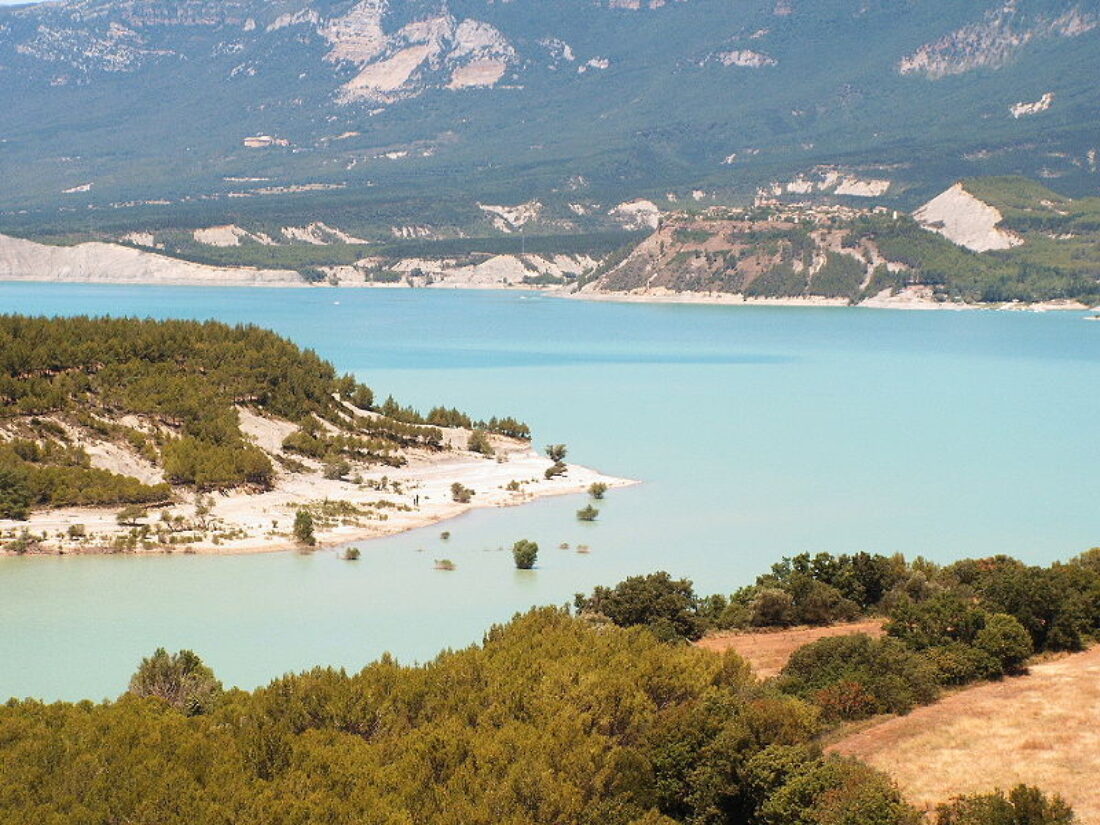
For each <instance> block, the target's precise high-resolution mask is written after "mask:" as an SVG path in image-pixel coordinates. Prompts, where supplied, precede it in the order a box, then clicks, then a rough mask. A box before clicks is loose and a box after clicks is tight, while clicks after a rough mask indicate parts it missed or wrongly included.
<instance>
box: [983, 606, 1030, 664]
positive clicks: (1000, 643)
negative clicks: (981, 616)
mask: <svg viewBox="0 0 1100 825" xmlns="http://www.w3.org/2000/svg"><path fill="white" fill-rule="evenodd" d="M974 647H975V648H977V649H978V650H980V651H982V652H983V653H985V654H986V655H988V656H989V657H990V658H991V659H993V660H994V661H996V662H997V664H998V666H999V668H1000V669H1001V671H1003V672H1004V673H1016V672H1018V671H1019V670H1020V668H1021V667H1022V666H1023V664H1024V662H1025V661H1027V658H1028V657H1029V656H1030V655H1031V654H1032V646H1031V636H1030V635H1028V632H1027V631H1026V630H1025V629H1024V626H1023V625H1022V624H1020V623H1019V622H1018V621H1017V620H1016V619H1015V618H1014V617H1012V616H1009V615H1007V614H1005V613H994V614H993V615H992V616H990V617H989V618H988V619H986V621H985V627H983V628H982V629H981V630H979V631H978V636H977V638H976V639H975V640H974Z"/></svg>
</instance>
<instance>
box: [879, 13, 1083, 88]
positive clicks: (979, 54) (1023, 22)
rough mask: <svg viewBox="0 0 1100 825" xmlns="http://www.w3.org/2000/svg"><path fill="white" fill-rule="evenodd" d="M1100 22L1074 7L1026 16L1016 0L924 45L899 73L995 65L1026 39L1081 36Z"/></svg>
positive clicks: (937, 73)
mask: <svg viewBox="0 0 1100 825" xmlns="http://www.w3.org/2000/svg"><path fill="white" fill-rule="evenodd" d="M1098 26H1100V16H1097V15H1096V14H1095V13H1092V12H1085V11H1082V10H1081V8H1080V7H1079V6H1077V5H1073V6H1071V7H1069V8H1067V9H1066V10H1065V11H1064V12H1063V13H1062V14H1060V15H1058V16H1057V17H1051V16H1049V15H1041V14H1040V15H1029V14H1026V13H1024V12H1022V11H1021V10H1020V9H1019V8H1018V6H1017V3H1016V2H1015V0H1009V2H1007V3H1005V4H1004V5H1002V6H999V7H997V8H995V9H992V10H990V11H988V12H986V14H985V16H984V17H983V18H982V19H981V20H980V21H978V22H976V23H972V24H970V25H969V26H964V27H963V28H961V29H958V30H957V31H954V32H951V33H950V34H947V35H944V36H943V37H941V38H940V39H939V40H935V41H933V42H931V43H926V44H925V45H923V46H921V47H920V48H919V49H917V50H916V51H915V52H913V53H912V54H910V55H907V56H906V57H904V58H902V60H901V61H900V62H899V63H898V71H899V72H901V73H902V74H921V75H924V76H925V77H927V78H929V79H930V80H939V79H940V78H943V77H948V76H950V75H958V74H964V73H966V72H969V71H973V70H974V69H999V68H1001V67H1002V66H1004V65H1006V64H1007V63H1009V62H1010V61H1011V60H1013V59H1014V58H1015V57H1016V55H1017V54H1018V53H1019V52H1020V50H1021V49H1023V48H1024V47H1025V46H1027V45H1028V44H1029V43H1031V42H1033V41H1038V40H1045V39H1050V38H1057V37H1079V36H1080V35H1082V34H1085V33H1087V32H1090V31H1092V30H1093V29H1095V28H1097V27H1098Z"/></svg>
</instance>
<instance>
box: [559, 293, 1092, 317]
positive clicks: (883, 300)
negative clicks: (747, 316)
mask: <svg viewBox="0 0 1100 825" xmlns="http://www.w3.org/2000/svg"><path fill="white" fill-rule="evenodd" d="M552 294H557V295H562V296H563V297H568V298H573V299H576V300H581V301H612V302H619V303H630V304H696V305H715V306H750V307H753V306H754V307H847V306H857V307H865V308H867V309H906V310H948V311H959V310H975V309H985V310H1020V311H1025V310H1026V311H1031V312H1047V311H1050V310H1071V311H1077V312H1087V311H1088V310H1089V307H1088V306H1087V305H1085V304H1082V303H1079V302H1077V301H1044V302H1041V303H1032V304H1027V303H1018V302H1013V303H1003V304H967V303H960V302H955V301H937V300H935V299H934V298H933V297H932V292H931V290H929V289H925V288H922V287H913V288H910V289H905V290H902V291H901V292H898V293H897V294H894V295H891V294H889V292H884V293H880V294H879V295H875V296H873V297H871V298H867V299H866V300H864V301H860V302H859V303H858V304H854V305H853V304H851V303H850V302H849V301H848V300H847V299H845V298H825V297H822V296H817V295H810V296H805V297H797V298H748V297H746V296H744V295H735V294H730V293H728V292H674V291H672V290H667V289H663V288H655V289H651V290H646V291H644V292H595V291H592V290H581V291H580V292H573V293H568V294H567V293H564V292H555V293H552Z"/></svg>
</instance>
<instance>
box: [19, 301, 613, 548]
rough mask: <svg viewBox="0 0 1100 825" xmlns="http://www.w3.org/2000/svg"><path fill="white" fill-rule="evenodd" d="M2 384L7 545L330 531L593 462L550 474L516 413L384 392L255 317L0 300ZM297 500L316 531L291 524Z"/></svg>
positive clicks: (492, 499)
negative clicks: (21, 307) (186, 317)
mask: <svg viewBox="0 0 1100 825" xmlns="http://www.w3.org/2000/svg"><path fill="white" fill-rule="evenodd" d="M0 402H2V414H0V530H2V535H3V540H4V545H3V546H4V547H6V548H7V549H8V550H10V551H14V552H32V551H51V552H68V551H75V552H84V551H88V550H99V551H104V550H115V551H132V550H162V549H171V548H173V547H178V548H179V549H186V550H196V549H206V550H209V549H213V548H216V547H222V548H224V549H239V550H248V549H269V548H276V547H285V546H293V545H294V543H295V542H298V543H303V540H307V541H306V542H305V543H313V540H315V539H316V538H318V537H319V538H320V539H322V540H327V541H336V540H339V539H340V538H345V539H346V538H355V537H358V536H371V535H382V534H386V533H391V532H395V531H397V530H401V529H408V528H409V527H413V526H419V525H421V524H427V523H431V522H432V521H437V520H439V519H440V518H445V517H448V516H452V515H456V514H457V513H459V512H462V511H463V510H465V509H468V507H469V506H477V505H490V504H498V505H499V504H506V503H518V502H521V501H525V500H528V499H529V498H531V497H532V496H535V495H540V494H546V493H553V492H563V491H570V490H573V489H584V486H587V485H588V484H590V483H592V482H593V481H594V480H598V478H597V477H596V474H593V473H591V471H587V470H585V469H584V468H582V467H575V466H571V467H570V468H569V471H568V475H566V474H565V473H564V472H563V473H560V474H559V476H560V477H555V478H548V477H544V475H543V470H544V469H545V468H547V467H549V466H551V464H552V462H550V461H549V460H548V459H545V458H541V457H539V456H537V455H536V454H535V453H534V451H533V450H532V449H531V447H530V444H529V439H530V432H529V430H528V428H527V426H526V425H525V424H523V423H521V422H518V421H516V420H515V419H513V418H510V417H504V418H497V417H494V418H491V419H489V420H488V421H475V420H472V419H471V418H470V417H469V416H468V415H466V414H465V413H462V412H460V411H458V410H454V409H448V408H445V407H442V406H440V407H436V408H435V409H433V410H431V411H430V412H429V413H428V414H427V415H421V414H420V413H418V412H416V411H415V410H412V409H410V408H407V407H402V406H400V405H399V404H397V403H396V402H395V401H394V400H393V399H392V398H387V399H385V400H384V401H383V402H381V403H379V402H377V401H376V399H375V398H374V394H373V393H372V391H371V390H370V389H369V388H368V387H367V386H366V385H364V384H362V383H360V382H359V381H357V380H356V379H355V378H354V377H352V376H350V375H344V376H338V375H337V374H336V372H335V370H334V369H333V367H332V365H331V364H328V363H326V362H325V361H323V360H321V359H320V358H319V357H318V356H317V354H316V353H314V352H312V351H311V350H301V349H299V348H298V347H297V346H295V345H294V344H292V343H291V342H289V341H287V340H286V339H284V338H281V337H279V336H278V335H276V334H274V333H272V332H269V331H266V330H263V329H260V328H257V327H254V326H235V327H231V326H227V325H225V324H221V323H216V322H205V323H199V322H195V321H141V320H136V319H108V318H86V317H77V318H56V319H45V318H28V317H23V316H14V315H7V316H0ZM563 471H564V467H563ZM590 476H592V477H591V478H590ZM453 483H461V484H462V485H464V489H468V490H469V491H470V492H469V493H468V495H466V496H465V497H464V499H465V500H463V501H459V499H458V497H456V496H452V495H451V494H450V492H449V489H450V485H452V484H453ZM475 495H476V496H477V499H476V500H474V501H471V498H472V497H473V496H475ZM421 498H423V499H424V500H423V502H422V501H421ZM124 505H125V506H124ZM120 506H123V509H122V510H121V511H119V512H118V513H117V515H116V510H118V508H119V507H120ZM302 512H305V513H307V514H308V515H309V516H310V521H311V523H312V524H313V525H314V526H315V528H316V531H317V534H318V535H317V537H315V536H314V535H313V534H312V531H310V532H309V533H308V535H299V534H298V533H294V534H292V523H293V522H294V521H295V519H296V517H297V516H298V515H299V514H300V513H302Z"/></svg>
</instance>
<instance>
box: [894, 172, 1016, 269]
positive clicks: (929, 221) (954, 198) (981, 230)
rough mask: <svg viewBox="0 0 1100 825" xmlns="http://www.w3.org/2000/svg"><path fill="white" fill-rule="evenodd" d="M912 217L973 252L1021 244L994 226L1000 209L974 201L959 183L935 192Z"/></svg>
mask: <svg viewBox="0 0 1100 825" xmlns="http://www.w3.org/2000/svg"><path fill="white" fill-rule="evenodd" d="M913 217H914V218H915V219H916V220H917V222H918V223H919V224H920V225H921V226H923V227H924V228H925V229H930V230H932V231H933V232H938V233H939V234H941V235H943V236H944V237H945V238H947V239H948V240H949V241H951V242H952V243H956V244H958V245H959V246H964V247H966V248H967V249H970V250H973V251H974V252H988V251H989V250H991V249H1011V248H1012V247H1014V246H1019V245H1020V244H1022V243H1023V240H1022V239H1021V238H1019V237H1017V236H1016V235H1014V234H1012V233H1011V232H1008V231H1006V230H1004V229H999V228H998V226H997V224H999V223H1000V222H1001V219H1002V217H1003V216H1002V215H1001V213H1000V210H998V209H996V208H995V207H992V206H990V205H989V204H988V203H985V202H983V201H980V200H978V199H977V198H976V197H974V196H973V195H971V194H970V193H969V192H967V191H966V190H965V189H964V188H963V185H962V184H961V183H956V184H955V185H954V186H952V187H951V188H950V189H948V190H947V191H946V192H943V193H942V194H940V195H937V196H936V197H935V198H933V199H932V200H930V201H929V202H928V203H926V204H925V205H924V206H922V207H921V208H920V209H918V210H917V211H916V212H914V213H913Z"/></svg>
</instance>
